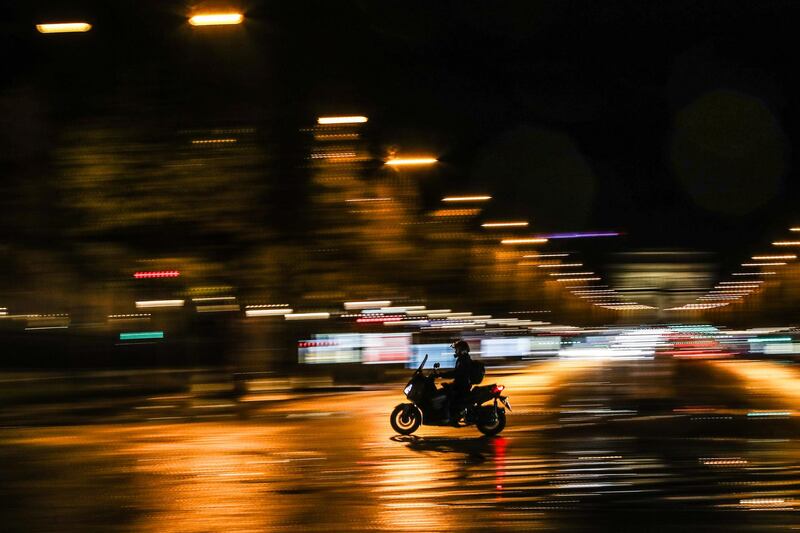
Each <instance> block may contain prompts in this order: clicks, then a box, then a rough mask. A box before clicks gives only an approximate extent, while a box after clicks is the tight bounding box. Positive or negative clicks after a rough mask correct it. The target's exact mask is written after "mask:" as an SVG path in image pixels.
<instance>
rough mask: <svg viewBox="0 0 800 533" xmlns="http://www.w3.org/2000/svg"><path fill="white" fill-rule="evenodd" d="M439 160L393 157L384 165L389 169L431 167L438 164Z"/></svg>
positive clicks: (433, 158)
mask: <svg viewBox="0 0 800 533" xmlns="http://www.w3.org/2000/svg"><path fill="white" fill-rule="evenodd" d="M438 162H439V160H438V159H436V158H435V157H393V158H391V159H388V160H387V161H386V163H385V164H386V165H387V166H390V167H399V166H408V165H433V164H435V163H438Z"/></svg>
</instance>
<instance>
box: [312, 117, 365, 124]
mask: <svg viewBox="0 0 800 533" xmlns="http://www.w3.org/2000/svg"><path fill="white" fill-rule="evenodd" d="M367 120H369V119H368V118H367V117H364V116H361V115H355V116H348V117H319V118H318V119H317V124H363V123H364V122H366V121H367Z"/></svg>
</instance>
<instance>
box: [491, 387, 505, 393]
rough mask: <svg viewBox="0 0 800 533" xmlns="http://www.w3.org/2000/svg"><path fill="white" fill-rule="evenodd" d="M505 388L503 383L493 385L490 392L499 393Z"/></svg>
mask: <svg viewBox="0 0 800 533" xmlns="http://www.w3.org/2000/svg"><path fill="white" fill-rule="evenodd" d="M504 389H505V386H504V385H495V386H494V387H492V394H500V393H501V392H503V390H504Z"/></svg>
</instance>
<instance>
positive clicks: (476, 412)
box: [389, 354, 511, 436]
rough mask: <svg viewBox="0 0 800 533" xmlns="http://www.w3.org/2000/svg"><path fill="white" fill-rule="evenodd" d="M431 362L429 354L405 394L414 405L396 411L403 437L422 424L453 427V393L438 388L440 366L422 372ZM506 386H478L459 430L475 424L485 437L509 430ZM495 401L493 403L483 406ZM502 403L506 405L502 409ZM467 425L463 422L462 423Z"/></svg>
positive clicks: (395, 420)
mask: <svg viewBox="0 0 800 533" xmlns="http://www.w3.org/2000/svg"><path fill="white" fill-rule="evenodd" d="M427 361H428V354H425V358H424V359H423V360H422V363H420V365H419V367H418V368H417V370H416V371H415V372H414V374H413V375H412V376H411V379H410V380H409V381H408V384H406V386H405V388H404V389H403V392H404V393H405V395H406V398H408V400H409V401H410V402H411V403H401V404H399V405H398V406H396V407H395V408H394V410H393V411H392V414H391V417H390V419H389V420H390V422H391V424H392V429H394V430H395V431H396V432H398V433H400V434H401V435H411V434H412V433H414V432H415V431H416V430H417V429H418V428H419V426H420V425H426V426H453V425H454V424H453V423H452V422H451V420H450V412H449V411H450V409H449V402H448V398H449V394H448V389H447V387H442V388H437V387H436V378H437V377H438V376H439V363H436V364H434V365H433V372H429V373H428V374H427V375H425V374H424V373H423V371H422V369H423V368H424V366H425V363H426V362H427ZM503 390H505V387H504V386H503V385H495V384H492V385H485V386H483V387H479V386H475V387H472V390H471V391H470V395H469V399H468V402H467V406H466V411H465V413H464V417H463V420H461V421H458V422H457V423H456V427H466V426H471V425H473V424H474V425H475V426H477V428H478V431H480V432H481V433H483V434H484V435H489V436H492V435H497V434H498V433H500V432H501V431H503V428H505V427H506V409H508V410H509V411H510V410H511V404H510V403H509V402H508V398H506V397H505V396H502V395H501V393H502V392H503ZM489 401H491V402H492V403H491V404H488V405H483V404H485V403H486V402H489ZM498 402H499V403H501V404H502V405H504V406H505V408H504V407H501V406H499V405H498ZM462 422H463V423H462Z"/></svg>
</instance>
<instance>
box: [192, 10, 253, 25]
mask: <svg viewBox="0 0 800 533" xmlns="http://www.w3.org/2000/svg"><path fill="white" fill-rule="evenodd" d="M243 20H244V15H242V14H241V13H208V14H205V15H194V16H193V17H190V18H189V24H191V25H192V26H229V25H232V24H241V23H242V21H243Z"/></svg>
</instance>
